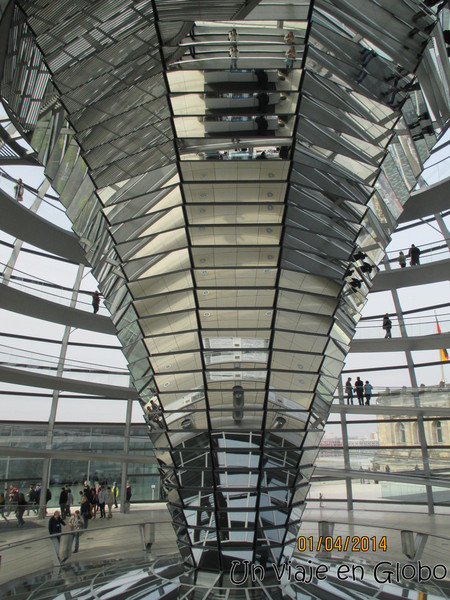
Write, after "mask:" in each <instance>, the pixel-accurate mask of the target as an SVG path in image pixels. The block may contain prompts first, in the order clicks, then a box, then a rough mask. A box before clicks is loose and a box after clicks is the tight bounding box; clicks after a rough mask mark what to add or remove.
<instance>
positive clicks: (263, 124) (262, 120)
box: [255, 115, 269, 135]
mask: <svg viewBox="0 0 450 600" xmlns="http://www.w3.org/2000/svg"><path fill="white" fill-rule="evenodd" d="M255 123H256V126H257V128H258V135H265V134H266V133H267V129H268V128H269V123H268V122H267V119H266V117H263V116H262V115H260V116H259V117H256V119H255Z"/></svg>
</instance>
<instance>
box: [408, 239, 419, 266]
mask: <svg viewBox="0 0 450 600" xmlns="http://www.w3.org/2000/svg"><path fill="white" fill-rule="evenodd" d="M408 256H409V258H410V261H409V264H410V266H411V267H417V266H418V265H420V248H417V246H414V244H411V248H410V249H409V253H408Z"/></svg>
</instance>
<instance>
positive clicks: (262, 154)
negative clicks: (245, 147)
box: [256, 150, 267, 160]
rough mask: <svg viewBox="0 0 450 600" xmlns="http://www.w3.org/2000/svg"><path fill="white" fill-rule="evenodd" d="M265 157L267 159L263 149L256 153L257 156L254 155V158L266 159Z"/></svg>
mask: <svg viewBox="0 0 450 600" xmlns="http://www.w3.org/2000/svg"><path fill="white" fill-rule="evenodd" d="M266 159H267V156H266V151H265V150H263V151H262V152H261V154H258V156H257V157H256V160H266Z"/></svg>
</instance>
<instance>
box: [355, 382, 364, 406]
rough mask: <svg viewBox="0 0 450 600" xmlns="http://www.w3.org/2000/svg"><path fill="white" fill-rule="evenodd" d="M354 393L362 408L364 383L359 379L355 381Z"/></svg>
mask: <svg viewBox="0 0 450 600" xmlns="http://www.w3.org/2000/svg"><path fill="white" fill-rule="evenodd" d="M355 392H356V397H357V398H358V404H359V405H360V406H362V405H363V404H364V383H363V382H362V379H361V377H357V378H356V381H355Z"/></svg>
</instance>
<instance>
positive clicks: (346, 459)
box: [338, 374, 353, 510]
mask: <svg viewBox="0 0 450 600" xmlns="http://www.w3.org/2000/svg"><path fill="white" fill-rule="evenodd" d="M338 394H339V404H341V405H342V406H343V405H344V386H343V385H342V374H341V376H340V377H339V381H338ZM341 432H342V446H343V448H342V450H343V453H344V468H345V470H346V471H349V470H350V453H349V449H348V431H347V416H346V414H345V412H344V411H342V412H341ZM345 488H346V491H347V510H353V488H352V480H351V478H350V477H346V478H345Z"/></svg>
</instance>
